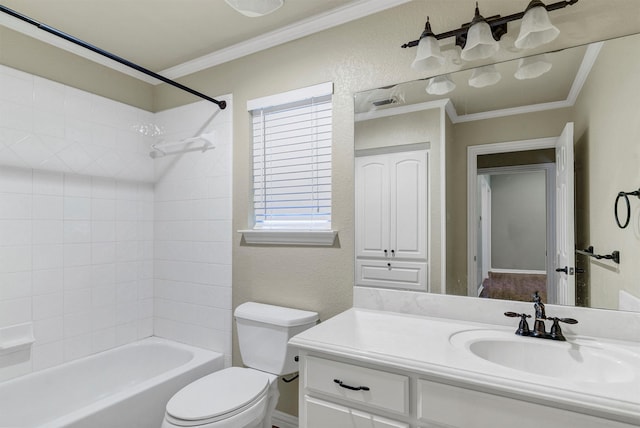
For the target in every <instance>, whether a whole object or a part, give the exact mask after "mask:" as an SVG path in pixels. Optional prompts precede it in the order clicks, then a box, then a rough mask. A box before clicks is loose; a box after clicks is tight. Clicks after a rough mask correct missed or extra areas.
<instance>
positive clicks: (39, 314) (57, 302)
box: [32, 293, 63, 321]
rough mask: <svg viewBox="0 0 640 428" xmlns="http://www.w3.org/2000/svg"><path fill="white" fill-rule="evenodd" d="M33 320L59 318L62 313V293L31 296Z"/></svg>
mask: <svg viewBox="0 0 640 428" xmlns="http://www.w3.org/2000/svg"><path fill="white" fill-rule="evenodd" d="M32 303H33V319H34V320H35V321H37V320H42V319H45V318H52V317H59V316H61V315H62V313H63V298H62V293H52V294H41V295H38V296H33V298H32Z"/></svg>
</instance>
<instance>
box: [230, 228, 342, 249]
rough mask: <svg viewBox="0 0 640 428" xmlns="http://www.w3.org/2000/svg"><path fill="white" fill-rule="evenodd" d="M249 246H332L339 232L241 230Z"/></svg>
mask: <svg viewBox="0 0 640 428" xmlns="http://www.w3.org/2000/svg"><path fill="white" fill-rule="evenodd" d="M238 232H240V233H242V236H243V238H244V240H245V242H246V243H247V244H251V245H316V246H331V245H333V242H334V241H335V239H336V235H337V234H338V231H337V230H274V229H249V230H239V231H238Z"/></svg>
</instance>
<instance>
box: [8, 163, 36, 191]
mask: <svg viewBox="0 0 640 428" xmlns="http://www.w3.org/2000/svg"><path fill="white" fill-rule="evenodd" d="M32 177H33V175H32V172H31V170H25V169H22V168H11V167H2V168H0V192H1V193H28V194H31V192H32V190H33V180H32Z"/></svg>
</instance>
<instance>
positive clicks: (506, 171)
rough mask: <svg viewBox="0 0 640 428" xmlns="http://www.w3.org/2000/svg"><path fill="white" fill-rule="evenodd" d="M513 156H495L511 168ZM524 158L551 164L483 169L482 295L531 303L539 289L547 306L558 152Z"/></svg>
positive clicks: (480, 180)
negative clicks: (554, 161) (556, 156)
mask: <svg viewBox="0 0 640 428" xmlns="http://www.w3.org/2000/svg"><path fill="white" fill-rule="evenodd" d="M519 154H520V155H524V154H525V153H524V152H521V153H519ZM510 155H511V153H505V154H500V155H492V157H493V158H494V162H495V161H496V160H497V161H498V163H507V164H508V163H510V162H513V159H512V158H513V157H512V156H510ZM519 157H520V158H521V159H523V160H525V161H527V159H529V160H528V161H529V162H531V161H535V160H537V159H541V160H545V159H546V160H548V161H549V160H550V162H547V163H532V164H521V165H513V166H499V167H492V168H478V175H477V180H478V215H479V218H478V225H479V227H478V235H477V242H478V251H477V253H476V254H477V259H478V263H477V269H478V275H477V276H476V280H477V281H478V285H477V295H478V296H479V297H485V298H493V299H505V300H519V301H530V300H531V296H532V295H533V293H534V292H535V291H538V292H539V293H540V296H541V297H542V298H543V301H545V302H547V301H548V296H549V295H554V293H553V290H552V289H553V284H554V281H553V278H554V274H553V269H552V266H553V254H554V252H555V239H554V238H555V224H554V221H555V216H554V211H555V208H554V203H555V184H554V181H555V164H554V163H553V159H554V157H555V153H554V150H551V149H549V150H543V151H533V152H530V153H526V156H519ZM510 159H511V160H510ZM478 163H479V164H481V163H480V160H479V161H478ZM549 291H551V292H549Z"/></svg>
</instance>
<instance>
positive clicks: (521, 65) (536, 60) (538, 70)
mask: <svg viewBox="0 0 640 428" xmlns="http://www.w3.org/2000/svg"><path fill="white" fill-rule="evenodd" d="M551 66H552V64H551V62H549V60H548V59H547V56H546V55H536V56H530V57H526V58H520V60H519V61H518V69H517V70H516V73H515V74H514V76H515V78H516V79H518V80H525V79H535V78H536V77H540V76H542V75H543V74H544V73H546V72H547V71H549V70H551Z"/></svg>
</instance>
